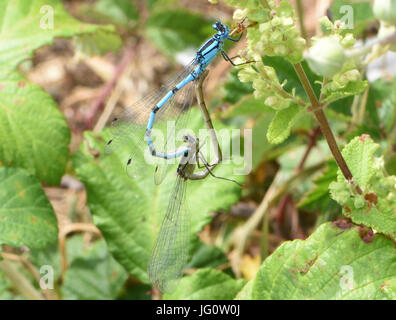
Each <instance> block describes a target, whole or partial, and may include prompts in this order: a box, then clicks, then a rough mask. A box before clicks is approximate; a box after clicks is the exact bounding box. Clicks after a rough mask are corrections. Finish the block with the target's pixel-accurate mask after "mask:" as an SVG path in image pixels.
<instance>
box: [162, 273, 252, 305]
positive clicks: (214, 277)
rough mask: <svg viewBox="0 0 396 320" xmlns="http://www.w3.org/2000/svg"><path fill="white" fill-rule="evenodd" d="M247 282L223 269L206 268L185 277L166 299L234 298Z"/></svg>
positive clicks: (165, 296)
mask: <svg viewBox="0 0 396 320" xmlns="http://www.w3.org/2000/svg"><path fill="white" fill-rule="evenodd" d="M245 283H246V280H243V279H241V280H235V279H233V278H231V277H230V276H228V275H226V274H225V273H223V272H221V271H217V270H216V269H209V268H206V269H201V270H199V271H197V272H195V273H194V274H193V275H192V276H188V277H185V278H183V279H182V280H181V281H180V285H179V286H178V288H177V289H176V290H175V292H173V293H171V294H165V295H164V299H169V300H232V299H234V298H235V296H236V294H237V293H238V292H239V291H240V290H241V288H242V287H243V286H244V284H245Z"/></svg>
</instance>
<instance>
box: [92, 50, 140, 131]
mask: <svg viewBox="0 0 396 320" xmlns="http://www.w3.org/2000/svg"><path fill="white" fill-rule="evenodd" d="M135 51H136V45H134V46H132V47H130V48H128V49H126V51H125V54H124V56H123V57H122V59H121V61H120V63H119V64H118V65H117V67H116V68H115V70H114V75H113V77H112V78H111V79H110V80H109V81H108V82H107V83H106V85H105V87H104V88H103V90H102V92H101V93H100V94H99V96H98V97H97V98H96V100H95V101H94V102H93V103H92V105H91V107H90V109H89V111H88V114H87V116H86V117H85V128H86V129H92V128H93V123H94V119H95V116H96V115H97V114H98V113H99V112H100V111H102V109H103V106H104V102H105V101H106V99H107V97H108V96H109V95H110V94H111V91H112V90H113V88H114V86H115V85H116V83H117V81H118V79H119V78H120V76H121V75H122V72H123V71H124V69H125V67H126V66H127V65H128V63H129V62H130V61H131V60H132V57H133V55H134V53H135Z"/></svg>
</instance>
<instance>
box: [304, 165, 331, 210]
mask: <svg viewBox="0 0 396 320" xmlns="http://www.w3.org/2000/svg"><path fill="white" fill-rule="evenodd" d="M337 169H338V167H337V164H336V162H335V161H334V160H331V161H329V162H328V167H327V168H326V170H325V172H324V173H323V174H322V175H321V176H319V177H318V178H316V179H315V180H314V183H315V187H313V188H312V189H311V190H310V191H309V192H308V193H307V194H305V195H304V197H303V198H302V199H301V201H300V202H299V204H298V207H300V208H302V207H310V206H312V205H315V207H320V208H322V209H323V208H325V207H327V206H328V204H329V203H330V202H331V201H332V199H331V198H330V194H329V185H330V183H331V182H332V181H334V180H335V179H336V178H337Z"/></svg>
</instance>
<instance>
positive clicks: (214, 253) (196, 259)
mask: <svg viewBox="0 0 396 320" xmlns="http://www.w3.org/2000/svg"><path fill="white" fill-rule="evenodd" d="M227 262H228V259H227V257H226V255H225V254H224V252H223V251H222V250H221V249H220V248H219V247H216V246H212V245H209V244H206V243H203V242H200V244H199V246H198V248H197V249H196V251H195V253H194V255H193V257H192V259H191V261H190V263H189V264H188V265H187V266H186V269H192V268H209V267H210V268H216V267H218V266H220V265H222V264H225V263H227Z"/></svg>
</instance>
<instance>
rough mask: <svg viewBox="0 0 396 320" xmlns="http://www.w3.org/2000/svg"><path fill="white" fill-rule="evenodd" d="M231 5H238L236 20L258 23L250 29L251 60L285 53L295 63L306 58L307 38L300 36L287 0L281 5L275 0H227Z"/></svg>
mask: <svg viewBox="0 0 396 320" xmlns="http://www.w3.org/2000/svg"><path fill="white" fill-rule="evenodd" d="M227 2H228V4H230V5H233V6H236V7H238V8H239V9H237V10H236V11H235V12H234V19H236V20H241V19H244V18H247V19H248V21H250V22H256V23H257V24H256V25H254V26H252V27H250V28H249V29H248V35H247V37H248V50H247V57H248V58H249V59H254V60H258V59H259V57H260V56H263V55H267V56H282V57H284V58H285V59H287V60H288V61H290V62H291V63H298V62H300V61H301V60H302V58H303V51H304V47H305V40H304V39H303V38H301V37H300V33H299V30H298V28H297V26H296V24H295V22H296V21H295V18H294V16H295V15H294V10H293V7H292V5H291V4H290V3H289V2H288V1H287V0H282V1H281V2H280V4H279V6H278V7H276V5H275V1H274V0H268V1H266V0H261V1H259V0H227Z"/></svg>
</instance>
